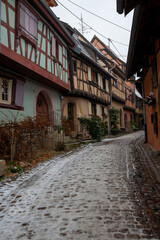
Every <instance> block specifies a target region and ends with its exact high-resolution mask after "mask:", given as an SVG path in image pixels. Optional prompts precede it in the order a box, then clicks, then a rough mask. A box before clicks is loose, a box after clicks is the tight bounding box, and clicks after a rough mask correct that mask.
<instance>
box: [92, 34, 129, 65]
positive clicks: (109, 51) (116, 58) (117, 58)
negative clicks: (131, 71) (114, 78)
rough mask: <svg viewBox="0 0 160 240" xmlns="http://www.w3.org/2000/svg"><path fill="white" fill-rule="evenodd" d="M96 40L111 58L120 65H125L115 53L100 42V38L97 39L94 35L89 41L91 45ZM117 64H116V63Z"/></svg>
mask: <svg viewBox="0 0 160 240" xmlns="http://www.w3.org/2000/svg"><path fill="white" fill-rule="evenodd" d="M95 39H97V40H98V41H99V42H100V43H101V44H102V45H103V46H104V48H105V50H106V52H107V53H108V54H109V55H110V56H112V57H113V59H114V60H116V61H117V60H118V61H119V62H121V63H122V64H125V62H124V61H122V60H121V59H120V58H119V57H118V56H117V55H116V53H115V52H114V51H113V50H112V49H110V48H109V47H108V46H107V45H106V44H105V43H104V42H102V40H101V39H100V38H98V37H97V36H96V35H94V36H93V38H92V40H91V43H93V42H94V40H95ZM117 63H118V62H117Z"/></svg>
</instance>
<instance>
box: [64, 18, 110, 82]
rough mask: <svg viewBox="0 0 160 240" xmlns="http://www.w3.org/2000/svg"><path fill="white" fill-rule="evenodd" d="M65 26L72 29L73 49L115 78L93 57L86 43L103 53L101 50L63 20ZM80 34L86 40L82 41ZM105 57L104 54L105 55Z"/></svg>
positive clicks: (104, 72)
mask: <svg viewBox="0 0 160 240" xmlns="http://www.w3.org/2000/svg"><path fill="white" fill-rule="evenodd" d="M62 23H63V24H64V26H65V27H66V28H67V29H68V30H69V31H70V34H71V35H72V38H73V40H74V43H75V45H74V47H73V48H72V50H73V51H74V52H76V53H77V54H79V55H81V56H83V57H85V58H86V59H87V61H89V62H90V63H91V64H93V65H94V67H96V68H98V69H99V71H101V72H103V74H105V75H107V76H108V77H111V78H114V77H113V76H112V75H111V74H110V73H109V72H107V71H106V70H105V69H104V68H103V67H102V66H101V65H100V64H99V63H97V62H96V61H95V60H94V59H93V57H92V56H91V55H90V53H89V52H88V51H87V49H86V48H85V45H88V46H89V47H91V48H92V50H93V51H96V52H97V53H98V54H101V55H102V53H100V51H98V50H97V49H96V48H95V47H94V46H93V44H92V43H90V42H89V41H88V40H87V39H86V38H85V37H84V36H83V35H82V34H81V33H80V32H79V31H78V30H77V29H75V28H74V29H73V28H72V27H71V26H70V25H69V24H68V23H65V22H62ZM78 36H81V37H82V38H83V39H84V40H85V42H83V41H81V40H80V39H79V37H78ZM103 57H104V56H103Z"/></svg>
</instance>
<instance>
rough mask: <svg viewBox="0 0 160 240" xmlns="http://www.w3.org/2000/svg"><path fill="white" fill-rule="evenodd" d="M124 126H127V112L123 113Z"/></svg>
mask: <svg viewBox="0 0 160 240" xmlns="http://www.w3.org/2000/svg"><path fill="white" fill-rule="evenodd" d="M124 126H125V128H127V114H126V113H125V114H124Z"/></svg>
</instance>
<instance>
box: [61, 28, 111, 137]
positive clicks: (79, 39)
mask: <svg viewBox="0 0 160 240" xmlns="http://www.w3.org/2000/svg"><path fill="white" fill-rule="evenodd" d="M65 27H66V28H67V29H68V31H70V34H71V36H72V37H73V39H74V42H75V47H74V48H72V49H71V50H70V62H69V65H70V76H69V80H70V84H71V91H70V92H68V93H67V94H66V95H64V100H63V116H65V117H67V118H70V119H71V125H72V131H73V133H74V134H75V133H76V134H77V133H79V132H81V131H82V127H81V125H80V121H79V120H78V119H79V118H90V117H92V116H98V117H100V118H101V119H102V120H105V116H108V107H109V105H110V81H111V75H110V74H109V73H108V72H106V71H105V70H104V69H103V68H102V67H101V66H100V64H98V63H97V61H96V54H97V50H96V49H95V48H94V46H92V44H91V43H90V42H89V41H88V40H87V39H85V38H84V37H83V36H82V35H81V34H80V33H79V32H78V31H77V30H76V29H72V28H71V27H70V26H69V25H68V24H65ZM99 54H100V53H99Z"/></svg>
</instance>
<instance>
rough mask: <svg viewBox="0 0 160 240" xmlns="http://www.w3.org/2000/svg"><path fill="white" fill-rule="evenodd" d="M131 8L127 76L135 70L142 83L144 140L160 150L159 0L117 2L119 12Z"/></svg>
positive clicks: (126, 12)
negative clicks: (131, 17)
mask: <svg viewBox="0 0 160 240" xmlns="http://www.w3.org/2000/svg"><path fill="white" fill-rule="evenodd" d="M134 8H135V11H134V17H133V23H132V31H131V38H130V45H129V52H128V59H127V72H126V76H127V78H128V79H129V78H130V77H131V76H132V75H133V74H135V73H137V76H138V77H139V81H141V82H142V85H143V100H144V103H145V119H146V128H145V130H146V141H147V142H148V143H149V144H150V145H152V146H153V147H154V148H155V149H156V150H160V130H159V129H160V127H159V126H160V86H159V85H160V51H159V49H160V42H159V24H160V17H159V16H160V15H159V10H160V2H159V1H158V0H155V1H151V0H149V1H147V2H144V1H141V0H139V1H131V0H130V1H125V2H122V1H117V11H118V13H123V12H125V14H128V13H129V12H130V11H131V10H132V9H134Z"/></svg>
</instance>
